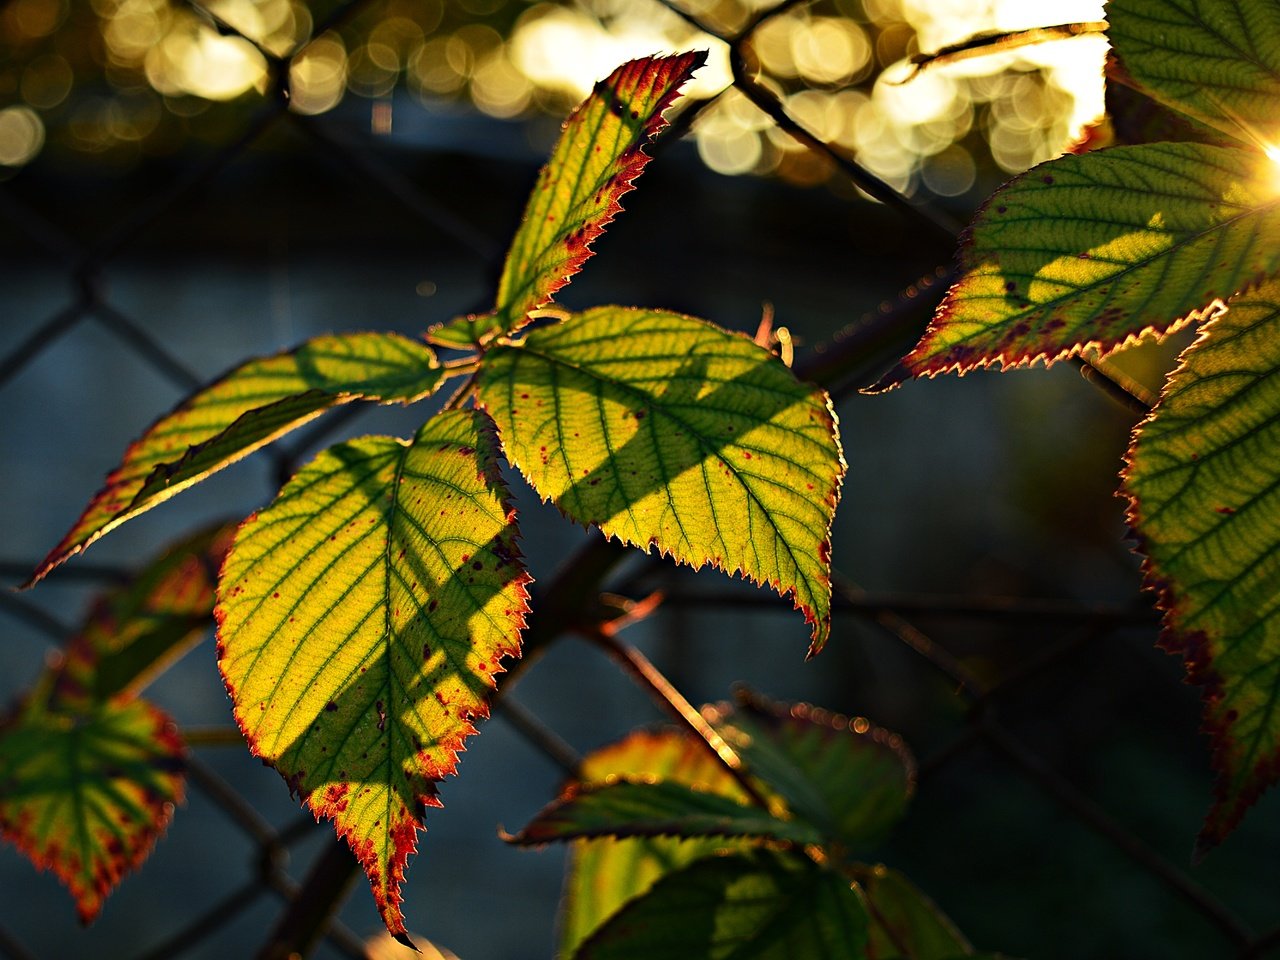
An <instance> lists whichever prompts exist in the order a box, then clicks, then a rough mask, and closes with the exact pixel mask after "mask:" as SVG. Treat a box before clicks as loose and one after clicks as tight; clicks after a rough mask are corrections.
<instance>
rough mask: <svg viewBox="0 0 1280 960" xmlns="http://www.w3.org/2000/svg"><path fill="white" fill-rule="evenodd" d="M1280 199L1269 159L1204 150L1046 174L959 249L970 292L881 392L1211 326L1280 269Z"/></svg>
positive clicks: (1067, 166)
mask: <svg viewBox="0 0 1280 960" xmlns="http://www.w3.org/2000/svg"><path fill="white" fill-rule="evenodd" d="M1278 209H1280V192H1278V191H1277V184H1276V181H1275V175H1274V171H1273V168H1272V165H1271V164H1270V162H1269V161H1267V160H1266V159H1265V158H1264V157H1263V156H1262V155H1261V154H1255V153H1252V152H1249V151H1243V150H1234V149H1229V148H1224V147H1216V146H1211V145H1207V144H1198V143H1154V144H1146V145H1142V146H1133V147H1115V148H1112V149H1108V150H1099V151H1095V152H1092V153H1088V154H1085V155H1083V156H1066V157H1061V158H1059V159H1057V160H1053V161H1050V162H1048V163H1045V164H1042V165H1040V166H1038V167H1036V168H1034V169H1032V170H1031V171H1029V172H1028V173H1026V174H1024V175H1023V176H1021V177H1018V178H1016V179H1015V180H1013V181H1012V182H1011V183H1010V184H1009V185H1008V186H1006V187H1005V188H1003V189H1002V190H1000V191H998V192H997V193H996V194H995V195H994V196H993V197H992V198H991V199H990V200H989V201H988V202H987V205H986V206H985V207H984V209H983V211H982V212H981V213H980V214H979V215H978V217H977V218H976V219H975V220H974V222H973V224H972V226H971V227H970V229H969V231H968V233H967V234H966V238H965V240H964V242H963V243H962V244H961V247H960V253H959V260H960V268H959V272H960V279H959V280H958V281H957V282H956V283H955V285H954V286H953V287H952V288H951V290H950V291H949V292H948V293H947V296H946V299H945V300H944V301H943V302H942V304H941V305H940V306H939V308H938V311H937V314H936V315H935V317H934V319H933V322H932V323H931V324H930V326H929V329H928V330H927V331H926V332H925V335H924V337H923V338H922V339H921V340H920V342H919V344H917V345H916V347H915V349H913V350H912V351H911V353H909V354H908V355H907V356H906V357H904V358H903V360H902V361H900V363H899V365H898V366H897V368H895V369H894V370H893V371H891V372H890V373H889V374H888V375H886V376H885V377H884V378H883V379H882V380H881V381H880V382H879V383H878V384H876V386H875V387H874V388H872V389H886V388H888V387H892V386H895V385H897V384H898V383H900V382H902V381H903V380H905V379H907V378H909V377H914V376H928V377H931V376H935V375H937V374H939V373H944V372H948V371H956V372H960V373H964V372H965V371H967V370H971V369H973V368H975V367H985V366H989V365H992V364H999V365H1000V366H1001V367H1003V368H1007V367H1011V366H1018V365H1022V364H1028V363H1032V362H1035V361H1037V360H1043V361H1044V362H1045V363H1046V364H1049V363H1052V362H1054V361H1056V360H1060V359H1064V358H1066V357H1069V356H1073V355H1076V354H1079V353H1080V352H1082V351H1083V350H1084V349H1086V348H1089V347H1094V348H1098V349H1100V350H1102V351H1104V352H1105V351H1109V350H1112V349H1115V348H1117V347H1121V346H1125V345H1127V344H1130V343H1132V342H1134V341H1135V340H1136V339H1138V338H1140V337H1142V336H1144V335H1146V334H1149V333H1155V334H1161V333H1164V332H1168V331H1170V330H1172V329H1174V328H1176V327H1177V326H1179V325H1181V323H1183V322H1187V321H1192V320H1198V319H1203V318H1204V317H1206V316H1211V315H1212V314H1213V313H1215V312H1216V311H1217V310H1218V309H1220V306H1221V303H1220V302H1221V300H1225V299H1226V298H1228V297H1230V296H1231V295H1233V294H1235V293H1236V292H1238V291H1239V290H1241V289H1243V288H1246V287H1248V286H1250V285H1256V284H1257V283H1259V282H1261V280H1262V279H1264V278H1265V277H1266V276H1269V275H1270V274H1271V273H1273V272H1275V271H1276V269H1277V268H1278V267H1280V242H1277V241H1280V213H1278V212H1277V211H1278Z"/></svg>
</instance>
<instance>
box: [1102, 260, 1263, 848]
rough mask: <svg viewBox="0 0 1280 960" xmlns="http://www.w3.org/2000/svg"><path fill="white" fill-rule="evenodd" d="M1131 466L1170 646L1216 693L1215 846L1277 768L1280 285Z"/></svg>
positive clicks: (1174, 382) (1149, 427) (1228, 335)
mask: <svg viewBox="0 0 1280 960" xmlns="http://www.w3.org/2000/svg"><path fill="white" fill-rule="evenodd" d="M1128 461H1129V463H1128V467H1127V468H1126V470H1125V490H1126V492H1127V493H1128V495H1129V497H1130V510H1129V520H1130V522H1131V523H1132V525H1133V527H1134V529H1135V532H1136V533H1137V535H1138V538H1139V544H1140V546H1141V549H1142V550H1143V552H1144V553H1146V555H1147V558H1148V559H1147V563H1146V565H1145V572H1146V579H1147V584H1148V586H1150V587H1151V588H1152V589H1154V590H1155V591H1156V592H1157V593H1158V595H1159V599H1160V605H1161V607H1162V608H1163V609H1164V626H1165V635H1164V640H1163V643H1164V645H1165V646H1166V647H1167V648H1168V649H1169V650H1171V651H1173V652H1176V653H1179V654H1181V655H1182V656H1184V657H1185V659H1186V662H1187V671H1188V679H1189V680H1191V681H1192V682H1194V683H1198V684H1201V685H1202V686H1203V687H1204V688H1205V692H1204V698H1205V726H1206V728H1207V730H1208V731H1209V733H1210V734H1211V735H1212V737H1213V746H1214V766H1215V767H1216V768H1217V770H1218V785H1217V802H1216V803H1215V805H1214V808H1213V810H1212V811H1211V813H1210V814H1209V818H1208V820H1207V821H1206V823H1205V825H1204V829H1203V831H1202V833H1201V836H1200V846H1201V849H1205V848H1208V847H1210V846H1213V845H1214V844H1216V843H1218V842H1219V841H1220V840H1222V838H1223V837H1225V836H1226V834H1227V833H1229V832H1230V831H1231V829H1232V828H1233V827H1234V826H1235V825H1236V824H1237V823H1238V822H1239V820H1240V818H1241V817H1242V816H1243V815H1244V811H1245V810H1246V809H1247V808H1248V807H1249V805H1250V804H1252V803H1253V802H1254V801H1255V800H1256V799H1257V798H1258V795H1259V794H1260V793H1261V792H1262V790H1264V789H1265V788H1266V787H1268V786H1270V785H1271V784H1272V783H1274V782H1275V780H1276V774H1277V770H1278V769H1280V652H1277V651H1280V485H1277V482H1276V477H1277V476H1278V475H1280V282H1277V281H1275V280H1271V281H1268V282H1267V283H1266V284H1264V285H1263V286H1262V287H1260V288H1259V289H1258V290H1256V291H1254V292H1252V293H1248V294H1243V295H1241V296H1240V297H1238V298H1236V299H1235V300H1233V301H1232V302H1231V305H1230V309H1229V311H1228V312H1227V313H1226V314H1225V315H1224V316H1222V317H1219V318H1218V319H1216V320H1214V321H1212V322H1211V323H1209V324H1207V325H1206V326H1205V328H1204V329H1203V331H1202V332H1201V335H1200V337H1199V339H1197V341H1196V342H1195V344H1193V345H1192V346H1191V347H1190V348H1189V349H1188V350H1187V351H1186V352H1185V353H1184V354H1183V355H1182V359H1181V364H1180V366H1179V367H1178V369H1177V371H1176V372H1175V373H1174V374H1173V376H1172V377H1171V378H1170V380H1169V383H1168V385H1167V386H1166V388H1165V391H1164V394H1163V396H1161V398H1160V402H1159V404H1158V405H1157V406H1156V408H1155V410H1154V411H1152V414H1151V416H1150V417H1149V418H1148V419H1147V420H1146V421H1145V422H1144V423H1143V424H1142V425H1141V426H1140V427H1139V428H1138V429H1137V430H1136V431H1135V434H1134V441H1133V445H1132V447H1131V448H1130V451H1129V455H1128Z"/></svg>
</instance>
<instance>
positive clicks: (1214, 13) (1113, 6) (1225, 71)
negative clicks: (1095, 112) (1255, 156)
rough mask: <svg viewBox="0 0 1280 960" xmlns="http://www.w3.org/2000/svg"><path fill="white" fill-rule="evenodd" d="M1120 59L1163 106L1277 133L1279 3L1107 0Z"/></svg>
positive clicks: (1228, 128)
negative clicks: (1108, 0)
mask: <svg viewBox="0 0 1280 960" xmlns="http://www.w3.org/2000/svg"><path fill="white" fill-rule="evenodd" d="M1107 20H1108V21H1109V22H1110V29H1109V30H1108V31H1107V35H1108V38H1109V39H1110V41H1111V45H1112V48H1113V49H1114V50H1115V52H1116V55H1117V56H1118V58H1119V60H1120V62H1121V64H1122V65H1123V66H1124V68H1125V69H1126V70H1127V71H1128V72H1129V74H1131V75H1132V76H1133V78H1134V79H1135V80H1137V81H1138V83H1139V84H1140V85H1141V87H1142V88H1143V90H1144V91H1145V92H1147V93H1149V94H1150V95H1151V96H1153V97H1155V98H1156V99H1157V100H1159V101H1160V102H1161V103H1163V104H1165V105H1166V106H1169V107H1172V108H1173V109H1175V110H1179V111H1181V112H1183V113H1185V114H1188V115H1189V116H1191V117H1194V118H1196V119H1198V120H1201V121H1203V122H1205V123H1209V124H1211V125H1213V126H1215V127H1217V128H1218V129H1220V130H1223V131H1225V132H1227V133H1229V134H1232V135H1233V136H1236V137H1247V134H1248V133H1250V132H1254V133H1257V134H1260V135H1261V136H1263V137H1266V138H1268V139H1272V138H1274V137H1275V136H1276V135H1277V134H1280V114H1278V113H1277V110H1276V101H1277V98H1280V8H1278V7H1277V6H1276V5H1275V3H1273V2H1270V0H1110V2H1109V3H1108V4H1107Z"/></svg>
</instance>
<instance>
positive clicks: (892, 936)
mask: <svg viewBox="0 0 1280 960" xmlns="http://www.w3.org/2000/svg"><path fill="white" fill-rule="evenodd" d="M858 889H859V890H860V891H861V893H862V896H863V899H864V900H865V901H866V903H867V914H868V916H869V917H870V921H871V929H870V936H869V939H868V943H867V957H868V960H949V958H951V957H968V956H970V955H972V954H973V947H971V946H970V945H969V941H968V940H966V939H965V938H964V935H963V934H961V933H960V931H959V930H957V929H956V927H955V924H953V923H952V922H951V920H950V919H949V918H948V917H947V916H946V915H945V914H943V912H942V911H941V910H939V909H938V907H937V905H936V904H934V902H933V901H932V900H930V899H929V898H928V897H926V896H925V895H924V894H923V893H921V892H920V890H919V889H918V888H917V887H916V886H915V884H913V883H912V882H911V881H910V880H908V879H907V878H906V877H904V876H903V875H902V874H900V873H899V872H898V871H896V870H890V869H888V868H887V867H883V866H877V867H873V868H871V870H870V871H868V875H867V876H864V877H863V878H862V879H861V880H860V882H859V884H858Z"/></svg>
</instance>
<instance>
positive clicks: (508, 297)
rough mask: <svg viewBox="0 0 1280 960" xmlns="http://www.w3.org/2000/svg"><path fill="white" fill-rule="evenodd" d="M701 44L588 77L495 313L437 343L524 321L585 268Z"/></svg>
mask: <svg viewBox="0 0 1280 960" xmlns="http://www.w3.org/2000/svg"><path fill="white" fill-rule="evenodd" d="M706 59H707V55H706V52H705V51H701V50H698V51H690V52H688V53H681V54H677V55H675V56H670V57H643V58H641V59H639V60H632V61H630V62H628V63H624V64H623V65H622V66H620V67H618V69H616V70H614V71H613V73H611V74H610V75H609V76H608V77H607V78H606V79H604V80H601V81H600V82H598V83H597V84H596V85H595V89H594V90H593V91H592V92H591V95H590V96H589V97H587V99H586V100H584V101H583V102H582V103H581V104H579V105H578V107H577V108H576V109H575V110H574V111H573V113H572V114H570V115H569V119H567V120H566V121H565V123H564V130H563V132H562V133H561V135H560V139H559V140H558V141H557V142H556V145H555V148H554V149H553V150H552V153H551V157H550V159H549V160H548V161H547V164H546V166H544V167H543V168H542V172H541V173H540V174H539V176H538V182H537V185H536V186H535V188H534V190H533V193H532V194H531V195H530V197H529V204H528V206H527V207H526V208H525V212H524V218H523V219H522V221H521V223H520V227H519V228H518V229H517V230H516V235H515V237H514V238H513V239H512V242H511V249H510V251H509V252H508V253H507V259H506V262H505V263H504V265H503V269H502V277H501V279H500V280H499V282H498V297H497V303H496V305H495V306H494V309H493V312H491V313H488V314H485V315H484V316H481V317H467V318H463V319H462V320H460V321H454V322H453V323H452V324H449V325H446V326H444V327H442V328H439V329H436V330H433V331H431V334H430V336H431V339H432V341H433V342H436V343H439V344H441V345H442V346H452V347H469V346H471V345H472V344H473V343H475V342H477V341H479V340H482V339H485V338H487V337H489V336H492V335H493V334H495V333H502V332H510V331H513V330H516V329H518V328H519V327H521V326H523V325H524V324H525V323H526V322H527V319H528V314H529V311H531V310H535V309H537V308H538V307H541V306H544V305H545V304H546V303H548V302H549V301H550V300H551V297H552V295H553V294H554V293H555V292H556V291H557V290H559V289H560V288H561V287H563V286H564V285H565V284H567V283H568V282H569V278H570V277H572V276H573V275H574V274H575V273H577V272H578V271H579V270H580V269H582V264H583V263H585V262H586V260H587V258H588V257H590V256H591V253H592V250H591V243H592V241H593V240H595V239H596V237H598V236H600V234H602V233H603V232H604V228H605V227H606V226H607V225H608V224H609V223H610V222H611V221H612V220H613V218H614V217H615V216H617V215H618V214H619V213H620V212H621V211H622V207H621V205H620V204H619V200H620V199H621V197H622V196H623V195H624V194H626V193H627V192H629V191H630V190H633V189H634V188H635V179H636V178H637V177H638V176H640V173H641V172H642V171H643V170H644V167H645V165H646V164H647V163H648V162H649V159H650V158H649V155H648V154H646V153H645V151H644V147H645V145H646V144H647V143H649V142H650V141H651V140H652V139H653V138H654V137H655V136H657V134H658V133H659V132H660V131H661V130H662V129H663V128H664V127H665V126H666V125H667V121H666V118H665V117H663V115H662V114H663V111H664V110H666V108H667V107H669V106H670V105H671V104H672V103H673V102H674V101H675V100H676V98H677V97H678V96H679V90H680V87H681V85H682V84H683V83H684V82H685V81H686V80H688V79H689V77H691V76H692V75H693V72H694V71H695V70H697V69H698V68H699V67H700V66H702V64H703V63H705V62H706Z"/></svg>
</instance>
